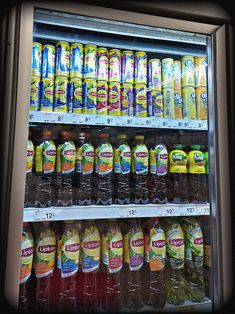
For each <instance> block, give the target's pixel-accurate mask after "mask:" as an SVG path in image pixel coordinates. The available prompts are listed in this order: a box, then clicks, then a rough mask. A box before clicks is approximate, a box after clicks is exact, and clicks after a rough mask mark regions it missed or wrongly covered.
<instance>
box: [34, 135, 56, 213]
mask: <svg viewBox="0 0 235 314" xmlns="http://www.w3.org/2000/svg"><path fill="white" fill-rule="evenodd" d="M55 160H56V146H55V143H54V142H53V141H52V140H51V131H50V130H48V129H44V130H41V132H40V139H39V142H38V145H37V147H36V160H35V162H36V176H37V177H36V196H35V203H34V206H35V207H47V206H51V203H52V176H53V174H54V171H55Z"/></svg>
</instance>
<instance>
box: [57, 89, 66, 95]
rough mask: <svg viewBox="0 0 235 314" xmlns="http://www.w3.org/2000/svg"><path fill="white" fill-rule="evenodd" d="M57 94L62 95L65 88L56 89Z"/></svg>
mask: <svg viewBox="0 0 235 314" xmlns="http://www.w3.org/2000/svg"><path fill="white" fill-rule="evenodd" d="M55 93H56V94H57V95H64V94H65V90H63V89H57V91H56V92H55Z"/></svg>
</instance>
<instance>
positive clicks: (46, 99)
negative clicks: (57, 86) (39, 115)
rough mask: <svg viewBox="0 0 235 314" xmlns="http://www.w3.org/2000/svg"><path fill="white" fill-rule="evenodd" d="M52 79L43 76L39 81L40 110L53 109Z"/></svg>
mask: <svg viewBox="0 0 235 314" xmlns="http://www.w3.org/2000/svg"><path fill="white" fill-rule="evenodd" d="M53 105H54V80H53V79H49V78H43V79H42V81H41V106H40V110H41V111H53Z"/></svg>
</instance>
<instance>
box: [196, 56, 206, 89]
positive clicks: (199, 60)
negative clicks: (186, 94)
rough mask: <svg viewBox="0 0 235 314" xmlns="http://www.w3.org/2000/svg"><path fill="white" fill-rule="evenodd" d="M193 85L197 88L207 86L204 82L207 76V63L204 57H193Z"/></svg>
mask: <svg viewBox="0 0 235 314" xmlns="http://www.w3.org/2000/svg"><path fill="white" fill-rule="evenodd" d="M194 59H195V85H196V87H199V86H207V84H206V82H207V80H206V76H207V75H206V74H207V61H206V56H203V57H199V56H197V57H195V58H194Z"/></svg>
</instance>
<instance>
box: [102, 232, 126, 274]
mask: <svg viewBox="0 0 235 314" xmlns="http://www.w3.org/2000/svg"><path fill="white" fill-rule="evenodd" d="M102 259H103V263H104V264H105V265H107V266H108V269H109V272H110V273H116V272H119V271H120V270H121V269H122V261H123V238H122V234H121V232H117V233H116V234H115V235H113V234H112V233H111V232H108V233H107V235H106V236H103V237H102Z"/></svg>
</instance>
